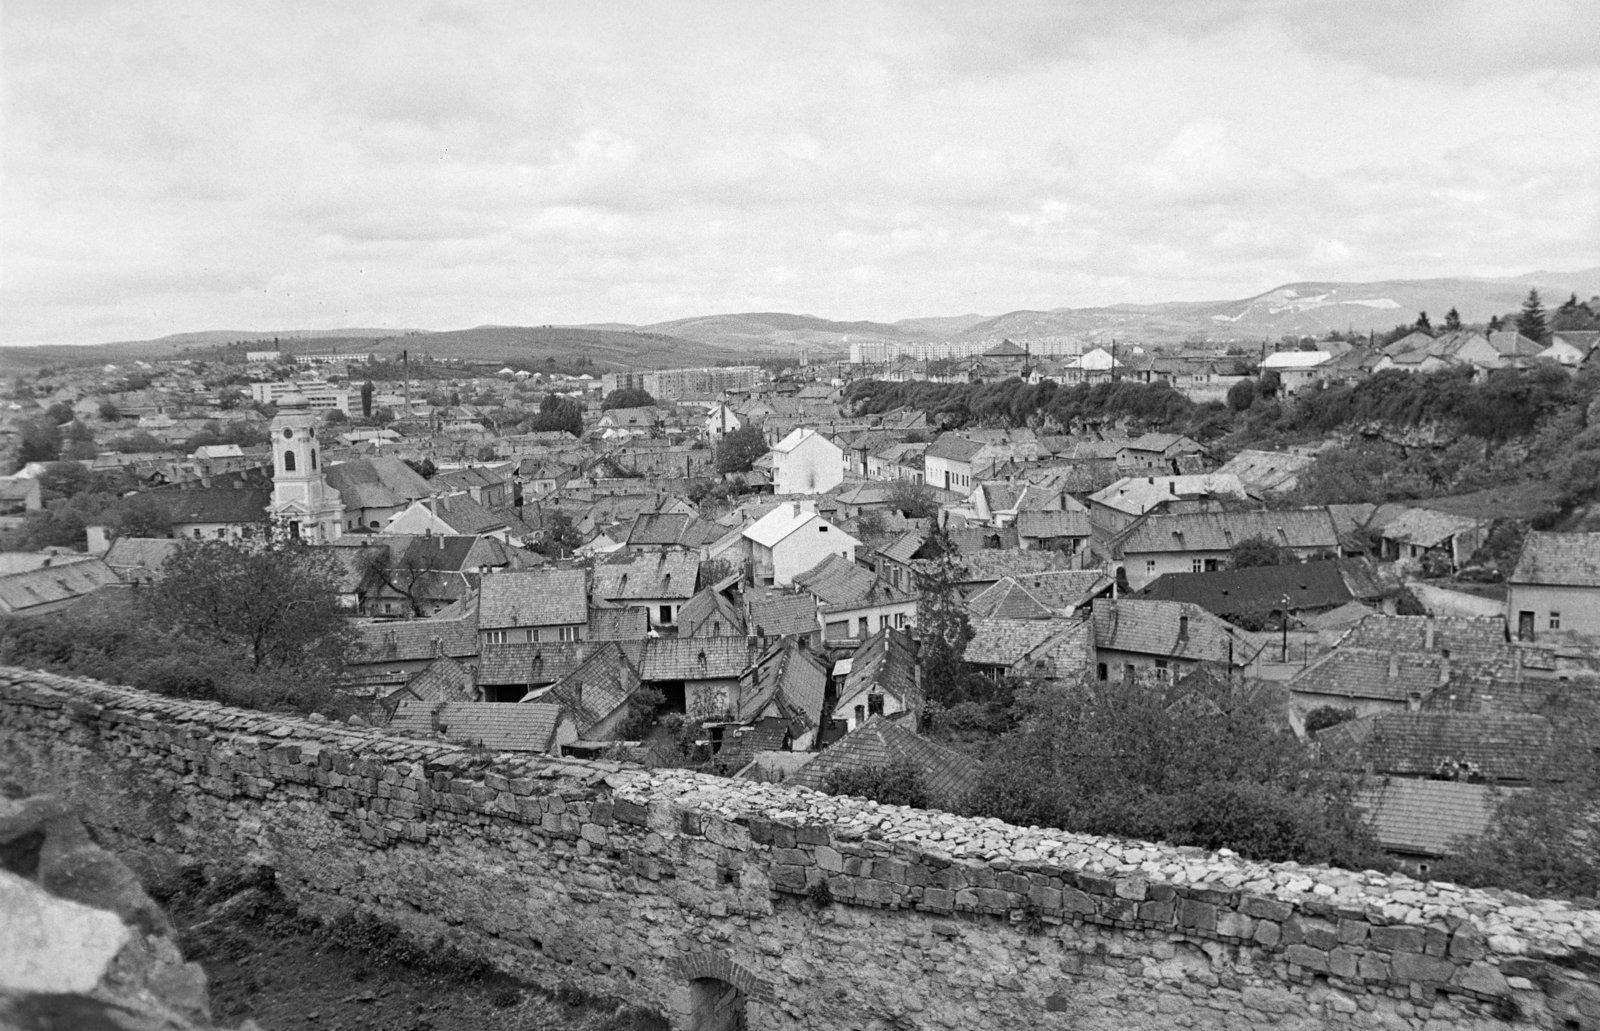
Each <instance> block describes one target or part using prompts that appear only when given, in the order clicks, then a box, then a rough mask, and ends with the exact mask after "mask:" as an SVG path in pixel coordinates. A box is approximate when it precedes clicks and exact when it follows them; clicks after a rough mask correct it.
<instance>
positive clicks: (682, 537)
mask: <svg viewBox="0 0 1600 1031" xmlns="http://www.w3.org/2000/svg"><path fill="white" fill-rule="evenodd" d="M725 532H726V531H725V530H724V528H723V527H721V526H718V525H717V524H716V523H713V522H711V521H710V520H709V519H701V518H700V517H699V516H697V515H693V514H690V513H686V512H640V513H639V514H638V515H636V516H634V517H633V525H632V526H630V527H629V528H628V536H627V538H626V539H625V540H624V542H623V543H625V544H627V545H628V546H630V547H636V548H637V547H683V548H698V547H701V546H702V545H706V544H711V543H713V542H715V541H716V540H717V539H718V538H720V537H721V536H722V535H723V533H725Z"/></svg>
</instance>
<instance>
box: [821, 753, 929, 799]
mask: <svg viewBox="0 0 1600 1031" xmlns="http://www.w3.org/2000/svg"><path fill="white" fill-rule="evenodd" d="M822 790H823V791H826V792H827V793H829V794H830V795H854V796H857V797H860V798H866V799H870V800H872V801H874V802H881V803H883V804H884V805H908V806H911V807H913V808H916V809H926V808H927V807H928V796H927V792H926V791H924V790H923V787H922V776H921V774H920V773H919V772H918V770H917V767H916V765H915V764H914V763H911V762H909V761H907V760H904V759H897V760H895V761H893V762H890V763H887V764H884V765H882V766H863V767H860V768H858V769H854V770H835V771H834V772H833V773H830V774H828V776H827V777H826V778H825V779H824V780H823V782H822Z"/></svg>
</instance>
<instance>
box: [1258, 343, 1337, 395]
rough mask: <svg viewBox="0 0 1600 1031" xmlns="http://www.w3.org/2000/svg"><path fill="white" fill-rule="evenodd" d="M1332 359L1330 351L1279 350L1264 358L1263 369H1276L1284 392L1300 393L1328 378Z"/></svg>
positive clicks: (1263, 370) (1264, 370)
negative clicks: (1328, 369) (1328, 367)
mask: <svg viewBox="0 0 1600 1031" xmlns="http://www.w3.org/2000/svg"><path fill="white" fill-rule="evenodd" d="M1331 361H1333V355H1332V354H1331V353H1330V352H1328V351H1278V352H1276V353H1274V354H1269V355H1267V357H1266V358H1265V359H1263V360H1262V362H1261V371H1262V372H1266V371H1267V370H1268V369H1272V370H1275V371H1276V372H1277V373H1278V382H1279V384H1281V386H1282V390H1283V392H1284V393H1285V394H1298V393H1299V392H1300V391H1302V390H1304V389H1306V388H1307V387H1309V386H1311V385H1312V384H1314V383H1318V382H1321V381H1322V380H1324V379H1326V378H1327V375H1328V373H1327V366H1328V363H1329V362H1331Z"/></svg>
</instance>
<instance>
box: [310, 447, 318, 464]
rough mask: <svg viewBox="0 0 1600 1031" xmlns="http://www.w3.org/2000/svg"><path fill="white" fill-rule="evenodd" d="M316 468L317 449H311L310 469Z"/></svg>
mask: <svg viewBox="0 0 1600 1031" xmlns="http://www.w3.org/2000/svg"><path fill="white" fill-rule="evenodd" d="M316 467H317V449H316V448H312V449H311V468H313V469H315V468H316Z"/></svg>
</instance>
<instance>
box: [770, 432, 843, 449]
mask: <svg viewBox="0 0 1600 1031" xmlns="http://www.w3.org/2000/svg"><path fill="white" fill-rule="evenodd" d="M812 438H816V439H818V440H821V441H823V442H825V443H826V444H827V445H828V446H829V447H831V448H835V449H838V447H839V445H837V444H835V443H834V442H833V441H831V440H828V438H827V437H824V436H823V435H822V434H820V433H818V432H817V431H816V430H813V429H810V428H808V427H805V426H801V427H800V428H798V429H795V430H791V431H789V434H788V436H786V437H784V438H783V439H782V440H780V441H778V442H777V443H776V444H774V445H772V450H773V451H776V452H777V453H778V454H780V455H786V454H788V453H789V452H791V451H793V450H794V449H795V448H797V447H799V446H800V445H801V444H804V443H807V442H809V441H810V440H811V439H812Z"/></svg>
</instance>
